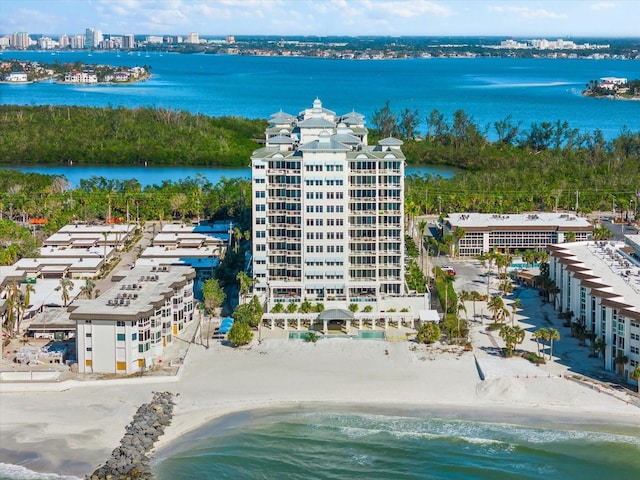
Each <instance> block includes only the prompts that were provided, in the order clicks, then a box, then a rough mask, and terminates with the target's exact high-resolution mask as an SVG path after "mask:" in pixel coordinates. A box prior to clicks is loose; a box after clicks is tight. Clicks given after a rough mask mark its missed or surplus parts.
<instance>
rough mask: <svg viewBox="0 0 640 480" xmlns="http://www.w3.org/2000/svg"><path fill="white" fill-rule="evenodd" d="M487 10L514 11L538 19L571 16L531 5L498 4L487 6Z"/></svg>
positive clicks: (527, 18)
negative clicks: (530, 6)
mask: <svg viewBox="0 0 640 480" xmlns="http://www.w3.org/2000/svg"><path fill="white" fill-rule="evenodd" d="M487 10H489V11H490V12H496V13H512V14H515V15H516V16H518V17H521V18H524V19H526V20H536V19H544V18H548V19H551V20H561V19H566V18H569V17H568V15H567V14H566V13H557V12H553V11H549V10H547V9H544V8H529V7H515V6H508V7H502V6H497V5H490V6H488V7H487Z"/></svg>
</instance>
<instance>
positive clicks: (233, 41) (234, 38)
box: [227, 35, 236, 43]
mask: <svg viewBox="0 0 640 480" xmlns="http://www.w3.org/2000/svg"><path fill="white" fill-rule="evenodd" d="M227 43H236V37H234V36H233V35H227Z"/></svg>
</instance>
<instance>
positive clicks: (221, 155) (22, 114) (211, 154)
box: [0, 105, 267, 166]
mask: <svg viewBox="0 0 640 480" xmlns="http://www.w3.org/2000/svg"><path fill="white" fill-rule="evenodd" d="M266 126H267V123H266V121H263V120H248V119H244V118H239V117H208V116H206V115H201V114H198V115H192V114H190V113H187V112H183V111H177V110H171V109H164V108H158V109H156V108H149V107H146V108H135V109H126V108H122V107H119V108H89V107H72V106H35V107H34V106H14V105H0V132H1V133H0V163H5V164H21V165H24V164H30V163H57V162H69V161H73V163H76V164H103V165H108V164H114V165H117V164H136V163H137V164H144V162H147V163H148V164H150V165H211V166H221V165H225V166H246V165H247V163H248V159H249V158H250V156H251V152H252V151H253V150H255V149H256V148H257V147H258V145H257V144H256V142H255V140H254V139H262V138H263V137H264V130H265V128H266Z"/></svg>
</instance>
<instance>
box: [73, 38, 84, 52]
mask: <svg viewBox="0 0 640 480" xmlns="http://www.w3.org/2000/svg"><path fill="white" fill-rule="evenodd" d="M85 43H86V38H85V36H84V35H74V36H73V38H72V39H71V48H73V49H75V50H81V49H83V48H84V46H85Z"/></svg>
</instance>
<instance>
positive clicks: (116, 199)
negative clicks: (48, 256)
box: [0, 169, 251, 265]
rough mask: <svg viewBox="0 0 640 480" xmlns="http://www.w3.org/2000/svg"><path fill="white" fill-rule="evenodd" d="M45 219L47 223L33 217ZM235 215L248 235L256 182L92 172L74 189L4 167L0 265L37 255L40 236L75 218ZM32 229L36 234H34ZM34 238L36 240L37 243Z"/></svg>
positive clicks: (61, 179) (194, 218) (163, 218)
mask: <svg viewBox="0 0 640 480" xmlns="http://www.w3.org/2000/svg"><path fill="white" fill-rule="evenodd" d="M34 218H37V219H44V220H46V223H45V224H44V225H40V224H37V225H35V226H34V225H32V224H31V220H32V219H34ZM107 218H111V219H114V221H116V222H123V223H124V222H130V223H133V222H139V223H141V224H144V223H145V222H146V221H149V220H154V221H158V220H159V221H160V222H172V221H183V222H191V221H199V220H208V219H212V220H218V219H230V220H231V221H232V222H233V224H234V236H235V235H236V233H235V232H236V231H237V232H239V234H243V235H244V232H245V231H248V230H250V228H251V227H250V226H251V182H250V181H249V180H245V179H241V178H231V179H227V178H223V179H222V180H221V181H220V182H218V183H217V184H215V185H213V184H211V182H209V181H208V180H207V179H206V178H205V177H203V176H202V175H197V176H196V178H186V179H184V180H179V181H177V182H172V181H164V182H163V183H162V184H161V185H149V186H147V187H144V188H143V187H142V186H141V185H140V183H139V182H138V181H137V180H135V179H131V180H125V181H119V180H110V179H105V178H103V177H91V178H90V179H86V180H82V181H81V184H80V187H79V188H76V189H70V188H69V183H68V182H67V181H66V179H65V178H64V177H62V176H58V175H41V174H37V173H22V172H18V171H14V170H1V169H0V265H2V264H11V263H13V262H14V261H15V260H17V259H20V258H22V257H23V256H31V255H33V254H34V250H33V249H34V247H35V246H36V244H37V242H36V241H35V240H36V238H37V239H42V238H45V237H46V236H48V235H50V234H51V233H53V232H55V231H57V230H58V229H60V228H61V227H62V226H64V225H67V224H70V223H73V222H86V223H92V222H100V223H104V222H105V221H106V220H107ZM32 233H33V234H34V235H32ZM32 241H33V242H32Z"/></svg>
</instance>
